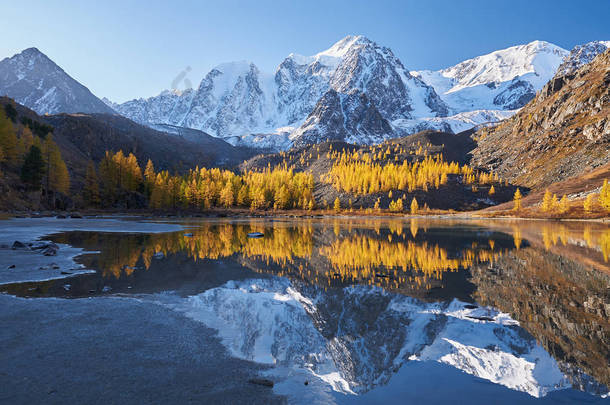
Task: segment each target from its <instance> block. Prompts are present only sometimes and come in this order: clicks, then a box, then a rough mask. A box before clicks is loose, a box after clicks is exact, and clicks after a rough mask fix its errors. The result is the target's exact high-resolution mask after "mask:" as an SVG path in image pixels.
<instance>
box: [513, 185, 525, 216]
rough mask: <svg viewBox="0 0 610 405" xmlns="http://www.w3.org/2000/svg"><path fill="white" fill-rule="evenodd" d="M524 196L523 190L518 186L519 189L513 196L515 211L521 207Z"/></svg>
mask: <svg viewBox="0 0 610 405" xmlns="http://www.w3.org/2000/svg"><path fill="white" fill-rule="evenodd" d="M522 198H523V195H522V194H521V190H519V189H518V188H517V191H515V195H514V197H513V203H514V207H513V211H518V210H520V209H521V199H522Z"/></svg>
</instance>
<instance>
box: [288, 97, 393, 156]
mask: <svg viewBox="0 0 610 405" xmlns="http://www.w3.org/2000/svg"><path fill="white" fill-rule="evenodd" d="M392 135H393V131H392V127H391V126H390V123H389V122H388V121H387V120H386V119H384V118H383V116H382V115H381V113H380V112H379V111H378V110H377V108H376V106H375V104H374V103H373V102H371V100H370V99H369V97H367V95H366V94H365V93H363V92H360V91H357V90H354V91H352V92H350V93H349V94H340V93H337V92H336V91H335V90H329V91H328V92H326V94H324V96H322V98H321V99H320V101H318V103H317V104H316V107H315V108H314V110H313V112H312V113H311V114H310V115H309V117H307V119H306V120H305V123H304V124H303V125H302V126H301V127H300V128H299V129H298V130H296V131H295V132H294V133H293V134H292V137H293V141H294V145H295V146H303V145H306V144H314V143H319V142H320V141H324V140H333V141H350V140H358V141H361V142H362V143H379V142H382V141H383V140H384V139H387V138H390V137H392Z"/></svg>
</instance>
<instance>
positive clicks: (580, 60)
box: [557, 41, 610, 75]
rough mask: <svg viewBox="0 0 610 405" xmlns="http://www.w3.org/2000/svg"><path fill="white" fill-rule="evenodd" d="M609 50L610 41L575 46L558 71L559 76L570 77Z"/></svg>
mask: <svg viewBox="0 0 610 405" xmlns="http://www.w3.org/2000/svg"><path fill="white" fill-rule="evenodd" d="M608 48H610V41H593V42H589V43H586V44H583V45H577V46H575V47H574V49H572V50H571V51H570V54H569V55H568V56H566V57H565V59H564V60H563V63H562V64H561V66H559V68H558V69H557V74H558V75H569V74H572V73H574V71H576V70H577V69H578V68H580V67H581V66H583V65H586V64H588V63H591V62H592V61H593V59H595V57H596V56H597V55H599V54H600V53H603V52H606V50H607V49H608Z"/></svg>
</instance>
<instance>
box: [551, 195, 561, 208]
mask: <svg viewBox="0 0 610 405" xmlns="http://www.w3.org/2000/svg"><path fill="white" fill-rule="evenodd" d="M557 207H559V200H558V199H557V194H555V193H553V197H551V210H550V211H551V212H553V211H555V210H556V209H557Z"/></svg>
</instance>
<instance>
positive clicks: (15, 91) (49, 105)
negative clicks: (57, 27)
mask: <svg viewBox="0 0 610 405" xmlns="http://www.w3.org/2000/svg"><path fill="white" fill-rule="evenodd" d="M0 94H6V95H8V96H9V97H11V98H13V99H14V100H15V101H17V102H18V103H20V104H23V105H26V106H27V107H29V108H31V109H33V110H34V111H36V112H37V113H39V114H56V113H61V112H65V113H78V112H84V113H92V112H101V113H109V114H112V113H114V111H113V110H112V109H111V108H110V107H108V106H107V105H106V104H105V103H104V102H103V101H102V100H100V99H98V98H97V97H95V96H94V95H93V94H91V92H90V91H89V89H87V88H86V87H85V86H83V85H82V84H80V83H79V82H77V81H76V80H74V79H73V78H72V77H70V76H69V75H68V74H67V73H66V72H65V71H64V70H63V69H62V68H61V67H59V66H58V65H57V64H56V63H55V62H53V61H52V60H51V59H50V58H49V57H48V56H46V55H45V54H44V53H42V52H40V50H38V48H34V47H32V48H27V49H24V50H23V51H21V52H20V53H18V54H16V55H13V56H12V57H10V58H5V59H3V60H2V61H0Z"/></svg>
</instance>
